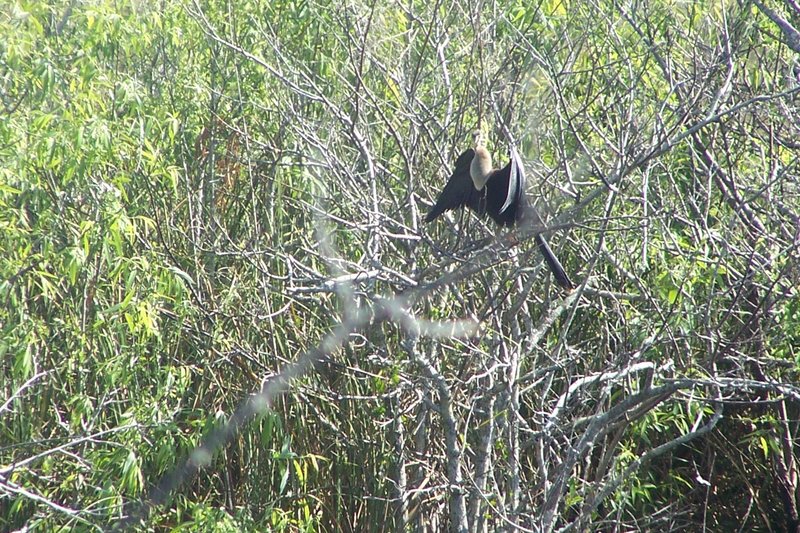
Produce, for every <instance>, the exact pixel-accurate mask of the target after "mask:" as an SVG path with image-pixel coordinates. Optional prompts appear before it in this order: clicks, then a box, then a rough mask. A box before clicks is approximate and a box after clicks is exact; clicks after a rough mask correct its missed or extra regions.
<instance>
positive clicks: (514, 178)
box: [500, 146, 525, 213]
mask: <svg viewBox="0 0 800 533" xmlns="http://www.w3.org/2000/svg"><path fill="white" fill-rule="evenodd" d="M509 152H510V153H509V155H510V156H511V161H510V162H509V164H510V167H511V168H510V169H509V170H510V173H509V174H510V175H509V177H508V191H507V192H506V198H505V201H504V202H503V206H502V207H501V208H500V213H504V212H505V210H506V209H508V208H509V207H510V206H511V205H512V204H513V203H515V202H519V200H520V197H521V196H522V194H523V191H524V190H525V167H523V166H522V158H521V157H520V156H519V154H518V153H517V150H516V149H515V148H514V147H513V146H512V147H511V149H510V151H509Z"/></svg>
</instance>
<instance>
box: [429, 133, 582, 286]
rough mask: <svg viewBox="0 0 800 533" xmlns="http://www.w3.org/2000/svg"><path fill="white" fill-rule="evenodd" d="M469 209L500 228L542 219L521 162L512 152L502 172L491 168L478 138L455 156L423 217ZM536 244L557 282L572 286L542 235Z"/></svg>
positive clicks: (561, 284) (490, 162)
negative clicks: (527, 192)
mask: <svg viewBox="0 0 800 533" xmlns="http://www.w3.org/2000/svg"><path fill="white" fill-rule="evenodd" d="M459 207H468V208H470V209H472V210H473V211H474V212H475V213H476V214H478V215H479V216H481V217H484V216H487V215H488V216H489V217H490V218H491V219H492V220H494V221H495V223H497V224H498V225H499V226H502V227H512V226H514V225H517V224H519V223H521V222H523V221H524V220H525V219H526V218H528V217H531V218H532V219H533V223H536V224H541V220H540V219H539V217H538V214H537V213H536V210H535V209H534V208H533V206H531V205H529V204H528V201H527V198H526V196H525V177H524V172H523V170H522V166H521V163H520V162H519V160H518V158H516V157H515V156H514V154H513V152H512V157H511V161H509V162H508V164H507V165H506V166H504V167H503V168H501V169H494V168H492V159H491V155H490V154H489V152H488V150H486V148H484V147H483V144H482V143H481V142H480V140H479V139H478V140H477V142H476V147H475V149H472V148H470V149H469V150H467V151H465V152H464V153H462V154H461V155H460V156H458V159H457V160H456V164H455V169H454V170H453V173H452V175H451V176H450V179H449V180H448V181H447V185H445V187H444V189H443V190H442V192H441V194H439V197H438V198H437V199H436V204H434V206H433V207H432V208H431V210H430V211H429V212H428V214H427V215H426V217H425V222H431V221H433V220H435V219H436V218H438V217H439V216H440V215H442V213H444V212H445V211H450V210H452V209H457V208H459ZM536 243H537V244H538V246H539V250H540V252H541V253H542V256H543V257H544V260H545V262H546V263H547V266H548V267H550V270H551V271H552V272H553V276H554V277H555V280H556V282H557V283H558V284H559V285H560V286H561V287H564V288H565V289H571V288H572V287H573V285H572V282H571V281H570V279H569V277H568V276H567V273H566V271H565V270H564V267H562V266H561V263H560V262H559V261H558V259H557V258H556V256H555V254H553V251H552V250H551V249H550V246H548V244H547V241H546V240H545V239H544V237H543V236H542V235H541V234H537V235H536Z"/></svg>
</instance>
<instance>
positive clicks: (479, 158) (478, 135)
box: [469, 130, 492, 191]
mask: <svg viewBox="0 0 800 533" xmlns="http://www.w3.org/2000/svg"><path fill="white" fill-rule="evenodd" d="M472 141H473V144H474V146H475V157H473V158H472V163H471V164H470V166H469V175H470V177H471V178H472V184H473V185H475V189H476V190H479V191H480V190H482V189H483V187H484V185H486V181H487V180H488V179H489V174H491V173H492V155H491V154H490V153H489V150H487V149H486V147H485V146H484V145H483V142H484V141H483V133H482V132H481V131H480V130H475V131H473V132H472Z"/></svg>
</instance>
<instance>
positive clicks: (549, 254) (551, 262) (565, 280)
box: [536, 235, 574, 290]
mask: <svg viewBox="0 0 800 533" xmlns="http://www.w3.org/2000/svg"><path fill="white" fill-rule="evenodd" d="M536 244H538V245H539V251H540V252H542V257H544V262H545V263H547V266H548V267H550V271H551V272H552V273H553V277H554V278H555V279H556V283H558V285H559V286H561V287H563V288H564V289H567V290H570V289H572V288H574V285H573V284H572V282H571V281H570V279H569V276H567V272H566V271H565V270H564V267H563V266H561V263H560V262H559V261H558V258H557V257H556V254H554V253H553V250H551V249H550V246H548V244H547V241H546V240H544V237H543V236H542V235H537V236H536Z"/></svg>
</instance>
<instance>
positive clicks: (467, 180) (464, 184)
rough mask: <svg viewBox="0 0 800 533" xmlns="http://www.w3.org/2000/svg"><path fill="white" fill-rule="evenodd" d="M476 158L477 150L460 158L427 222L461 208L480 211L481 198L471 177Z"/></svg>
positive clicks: (465, 153)
mask: <svg viewBox="0 0 800 533" xmlns="http://www.w3.org/2000/svg"><path fill="white" fill-rule="evenodd" d="M474 157H475V150H473V149H472V148H470V149H469V150H467V151H466V152H464V153H463V154H461V155H460V156H458V159H456V166H455V168H454V169H453V173H452V174H451V175H450V179H449V180H448V181H447V185H445V186H444V189H443V190H442V192H441V193H439V197H438V198H437V199H436V204H435V205H434V206H433V207H432V208H431V210H430V211H428V214H427V215H426V216H425V222H430V221H432V220H434V219H436V218H437V217H438V216H440V215H441V214H442V213H444V212H445V211H450V210H451V209H457V208H459V207H461V206H466V207H469V208H471V209H473V210H475V211H479V209H480V201H479V200H480V196H479V193H478V191H476V190H475V185H473V183H472V178H471V177H470V175H469V167H470V165H471V164H472V159H473V158H474Z"/></svg>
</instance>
